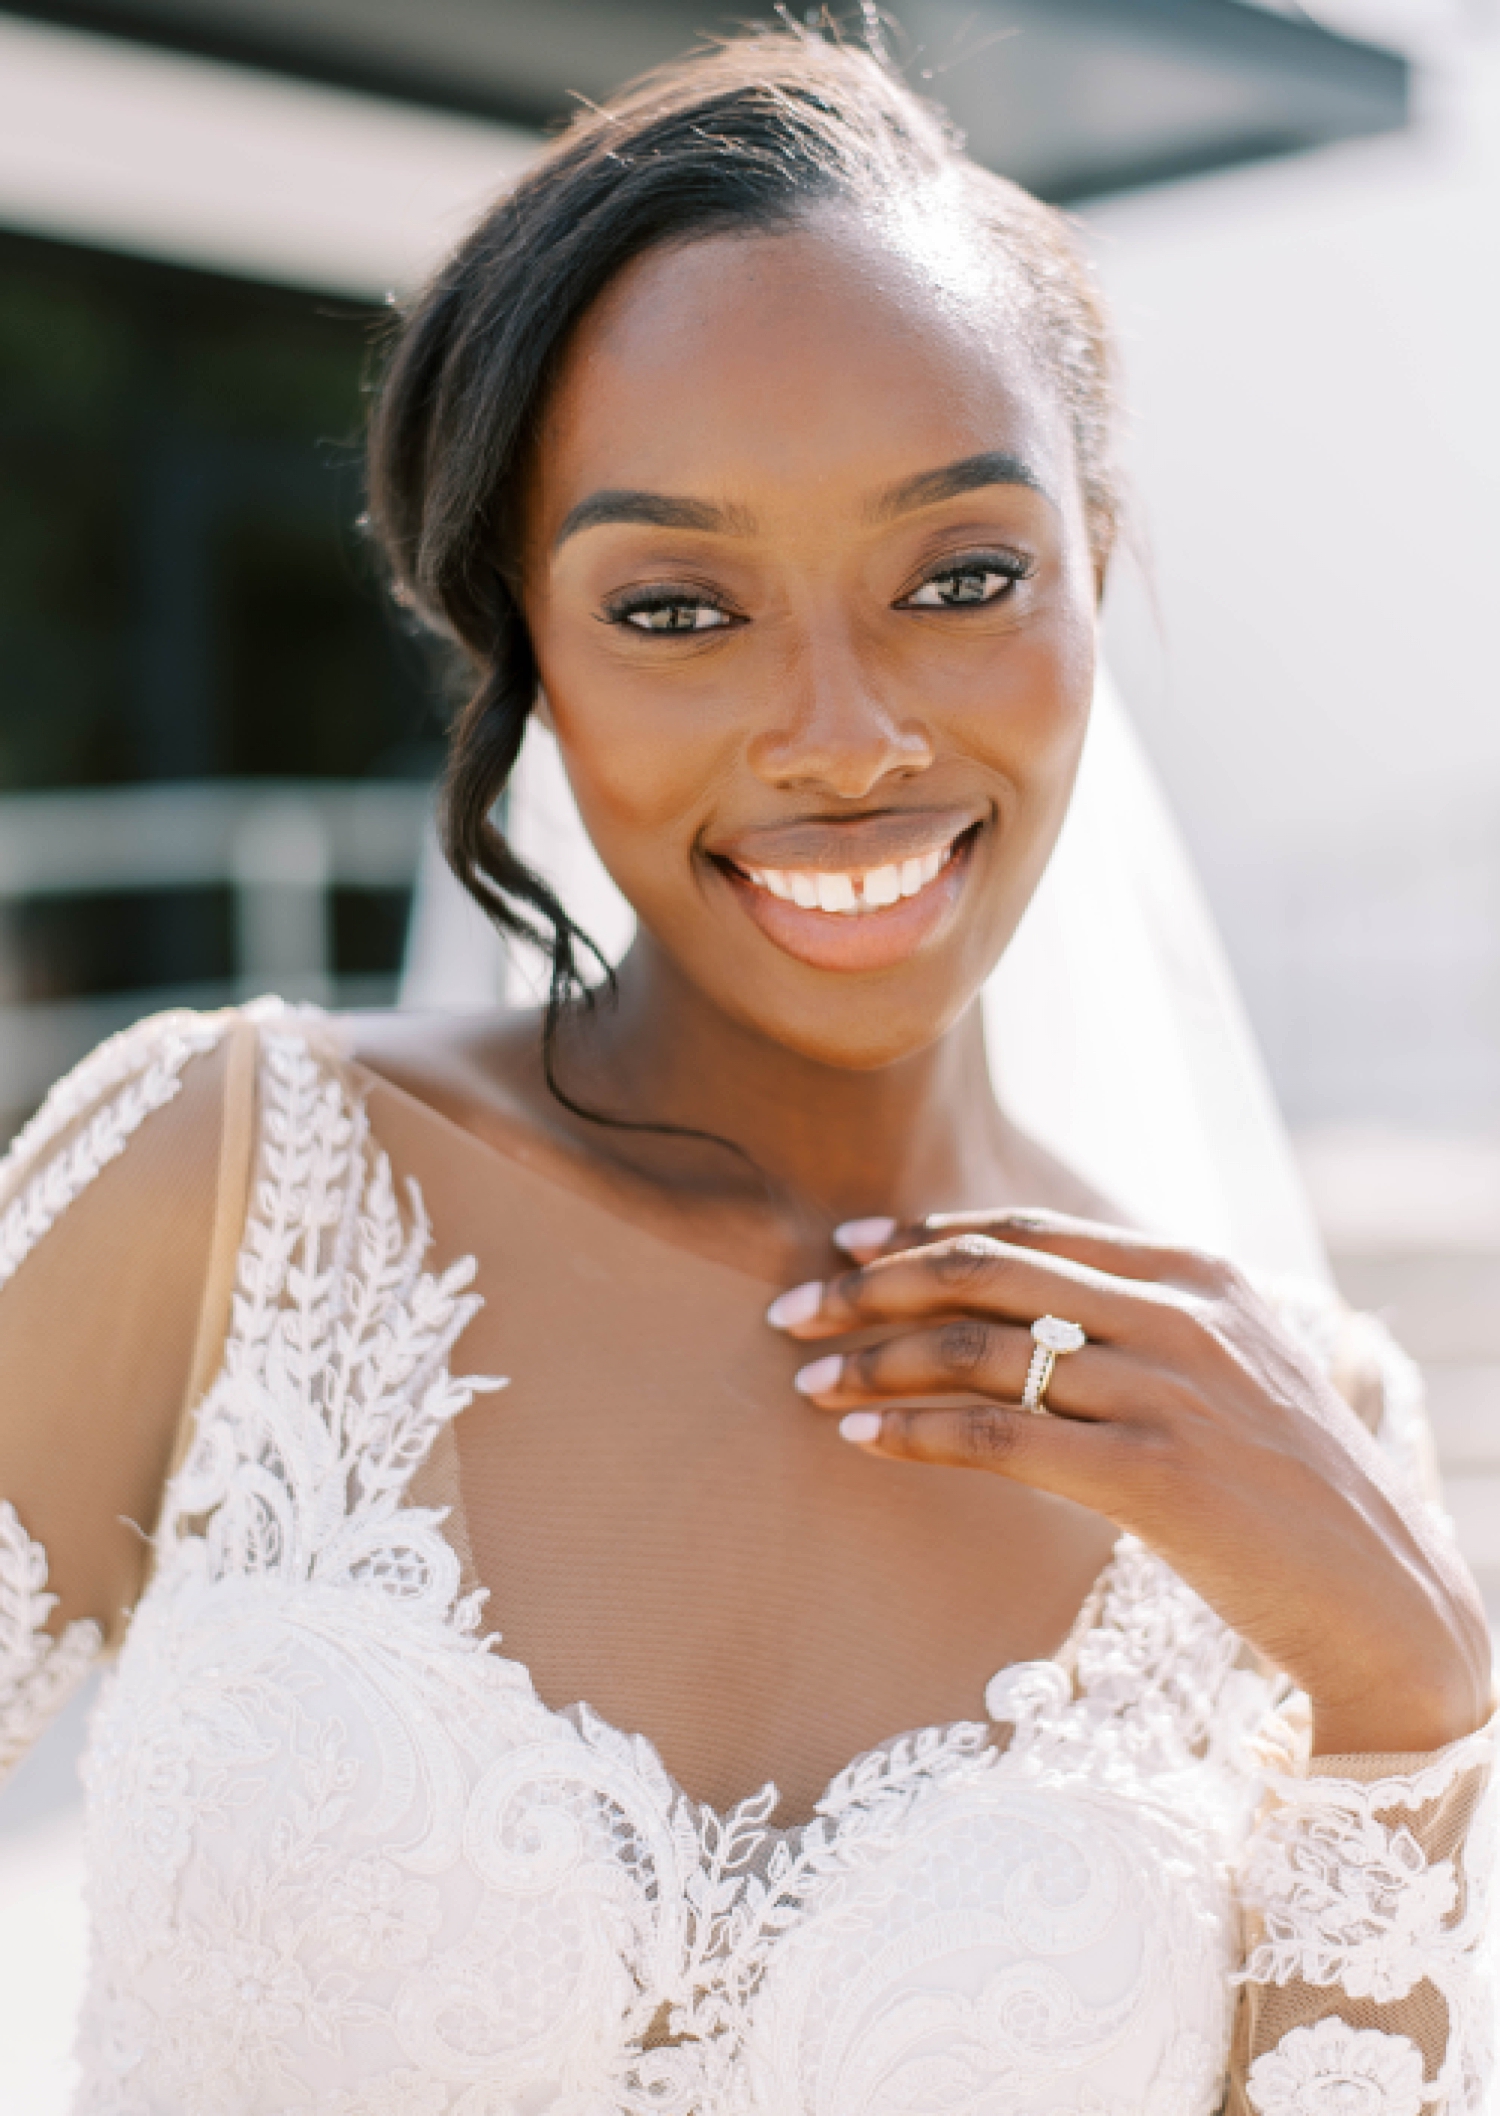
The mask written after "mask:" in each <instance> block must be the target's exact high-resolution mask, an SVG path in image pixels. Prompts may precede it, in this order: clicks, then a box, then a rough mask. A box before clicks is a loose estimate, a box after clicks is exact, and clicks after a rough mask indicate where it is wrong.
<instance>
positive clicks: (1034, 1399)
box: [1021, 1315, 1088, 1417]
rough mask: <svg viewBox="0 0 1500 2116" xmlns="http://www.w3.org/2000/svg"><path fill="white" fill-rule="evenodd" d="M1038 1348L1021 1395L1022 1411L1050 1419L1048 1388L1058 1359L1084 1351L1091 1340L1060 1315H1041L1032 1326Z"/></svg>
mask: <svg viewBox="0 0 1500 2116" xmlns="http://www.w3.org/2000/svg"><path fill="white" fill-rule="evenodd" d="M1031 1334H1032V1337H1033V1338H1034V1339H1035V1345H1036V1348H1035V1350H1034V1351H1033V1352H1032V1355H1031V1365H1030V1366H1029V1367H1028V1368H1027V1370H1026V1386H1025V1388H1023V1389H1022V1391H1021V1407H1022V1409H1023V1410H1027V1411H1035V1412H1036V1413H1037V1415H1038V1416H1039V1417H1045V1416H1046V1415H1047V1405H1046V1401H1045V1398H1046V1394H1047V1384H1048V1382H1049V1381H1050V1380H1051V1379H1052V1369H1053V1368H1054V1367H1055V1366H1056V1365H1057V1362H1058V1360H1059V1358H1061V1357H1062V1356H1063V1355H1064V1354H1065V1353H1068V1352H1078V1351H1081V1350H1082V1348H1083V1347H1084V1345H1086V1344H1087V1343H1088V1338H1087V1337H1086V1336H1085V1335H1084V1333H1083V1331H1082V1330H1081V1329H1080V1328H1079V1327H1078V1325H1077V1323H1075V1322H1065V1321H1064V1320H1063V1318H1062V1317H1061V1316H1060V1315H1041V1316H1038V1318H1037V1320H1036V1321H1035V1322H1034V1323H1033V1324H1032V1326H1031Z"/></svg>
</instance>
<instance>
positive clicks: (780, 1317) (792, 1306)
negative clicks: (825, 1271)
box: [766, 1278, 823, 1330]
mask: <svg viewBox="0 0 1500 2116" xmlns="http://www.w3.org/2000/svg"><path fill="white" fill-rule="evenodd" d="M822 1305H823V1282H822V1280H821V1279H817V1278H810V1279H809V1280H808V1281H807V1283H806V1285H804V1286H793V1287H792V1289H791V1291H790V1292H789V1293H778V1294H777V1296H776V1298H775V1300H773V1301H772V1303H771V1305H770V1307H769V1308H767V1310H766V1321H767V1322H768V1323H769V1324H770V1325H771V1327H772V1329H774V1330H795V1329H796V1327H797V1325H798V1323H805V1322H811V1321H812V1319H813V1317H814V1316H815V1315H816V1314H817V1312H818V1310H819V1308H821V1307H822Z"/></svg>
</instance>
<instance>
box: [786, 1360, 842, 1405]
mask: <svg viewBox="0 0 1500 2116" xmlns="http://www.w3.org/2000/svg"><path fill="white" fill-rule="evenodd" d="M843 1371H844V1355H843V1353H842V1352H829V1353H827V1354H826V1355H825V1356H824V1357H823V1358H822V1359H815V1360H813V1361H812V1362H811V1364H810V1365H808V1366H805V1367H799V1368H798V1370H797V1372H796V1373H795V1374H794V1375H793V1376H792V1386H793V1387H794V1388H795V1389H797V1390H799V1391H800V1392H801V1394H802V1395H804V1396H826V1395H827V1394H828V1391H829V1390H830V1389H836V1388H837V1387H838V1385H839V1376H840V1374H842V1373H843Z"/></svg>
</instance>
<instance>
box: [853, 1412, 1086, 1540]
mask: <svg viewBox="0 0 1500 2116" xmlns="http://www.w3.org/2000/svg"><path fill="white" fill-rule="evenodd" d="M839 1431H840V1433H841V1434H842V1436H843V1437H844V1439H846V1440H848V1441H849V1442H850V1443H851V1444H852V1445H853V1446H855V1447H858V1448H859V1449H860V1450H861V1452H862V1453H864V1454H867V1455H884V1456H887V1457H888V1458H889V1459H890V1460H891V1461H893V1462H926V1463H931V1464H933V1465H934V1466H935V1467H941V1468H945V1469H981V1470H988V1471H989V1472H990V1473H991V1474H992V1475H995V1476H1001V1477H1011V1478H1013V1479H1014V1480H1015V1482H1016V1483H1018V1484H1032V1485H1036V1486H1038V1487H1039V1488H1040V1489H1042V1490H1044V1491H1050V1492H1055V1493H1056V1494H1057V1495H1058V1497H1059V1498H1064V1499H1072V1500H1074V1501H1075V1502H1076V1503H1077V1504H1078V1505H1080V1506H1088V1507H1091V1508H1092V1509H1093V1510H1094V1511H1095V1512H1101V1513H1107V1512H1108V1511H1109V1505H1108V1503H1107V1502H1108V1499H1109V1497H1110V1495H1111V1494H1112V1492H1113V1491H1114V1488H1115V1485H1116V1483H1117V1481H1118V1470H1117V1466H1116V1457H1117V1456H1118V1455H1119V1453H1120V1452H1121V1445H1120V1434H1119V1429H1118V1428H1117V1427H1114V1426H1097V1425H1079V1424H1077V1423H1075V1422H1073V1421H1072V1420H1070V1419H1067V1418H1035V1417H1033V1416H1032V1414H1031V1413H1030V1412H1029V1411H1021V1410H1015V1409H1012V1408H1011V1407H1010V1406H1009V1405H1006V1404H994V1403H984V1404H963V1405H955V1406H954V1408H953V1409H951V1410H915V1409H912V1408H910V1407H909V1406H902V1405H893V1406H891V1407H890V1408H888V1409H886V1410H883V1411H873V1410H867V1411H851V1412H849V1413H848V1414H847V1415H846V1416H845V1417H844V1418H843V1419H842V1420H841V1421H840V1425H839ZM1101 1502H1104V1503H1101Z"/></svg>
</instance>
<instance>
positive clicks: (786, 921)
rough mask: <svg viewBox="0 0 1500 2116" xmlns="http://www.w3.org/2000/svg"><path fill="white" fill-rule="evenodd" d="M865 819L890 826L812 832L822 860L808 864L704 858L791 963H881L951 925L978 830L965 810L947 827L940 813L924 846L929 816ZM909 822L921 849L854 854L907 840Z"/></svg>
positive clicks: (848, 966)
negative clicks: (936, 838)
mask: <svg viewBox="0 0 1500 2116" xmlns="http://www.w3.org/2000/svg"><path fill="white" fill-rule="evenodd" d="M871 820H872V821H874V822H876V823H877V824H881V825H889V824H890V823H891V822H893V821H894V822H895V823H896V825H897V826H898V827H897V829H896V830H895V832H893V831H892V830H891V829H890V828H889V827H887V828H885V829H884V830H883V831H875V832H871V831H869V830H865V831H863V832H861V828H860V825H859V824H850V825H847V826H842V827H840V826H834V827H833V831H832V832H831V833H830V832H829V831H823V832H821V833H818V834H817V850H818V851H819V852H820V853H821V854H822V858H821V859H819V860H818V861H816V862H813V861H797V862H794V861H792V860H790V859H788V858H787V856H786V854H785V853H783V854H782V856H781V862H780V863H778V864H772V863H771V862H770V861H760V862H756V861H752V860H750V859H745V858H730V857H726V856H725V855H723V854H718V855H715V856H714V858H713V862H712V864H713V867H714V869H715V870H716V872H717V873H719V874H720V875H721V876H722V877H723V879H724V881H725V882H726V883H727V884H728V886H729V888H730V889H731V890H732V892H733V894H734V897H735V899H736V901H737V902H738V904H739V906H740V908H741V909H742V910H744V911H745V912H746V913H748V915H749V917H750V918H751V919H752V920H753V922H754V923H755V925H757V926H758V927H759V928H760V930H761V932H762V933H763V934H764V935H765V937H766V938H767V939H768V940H770V941H772V942H773V943H774V944H775V945H776V946H777V947H779V948H780V949H782V951H783V952H784V953H786V954H788V955H791V956H794V957H795V958H796V959H797V960H798V961H799V962H804V963H807V964H808V965H810V966H811V967H812V968H815V969H822V970H846V971H858V970H880V969H890V968H893V967H894V966H895V965H896V964H898V963H900V962H903V961H905V960H906V959H907V958H908V957H909V956H911V955H914V954H916V953H917V952H918V950H919V949H921V948H923V947H925V946H928V945H930V944H931V942H932V941H933V940H934V938H935V937H936V936H937V935H938V934H939V933H940V932H941V931H942V930H943V929H944V928H945V927H946V926H947V925H948V923H949V922H950V920H951V918H952V916H953V914H954V911H955V909H956V907H957V904H958V900H959V897H960V895H961V894H962V890H963V885H964V881H965V878H966V876H967V872H968V867H969V863H970V856H971V853H972V848H973V844H974V841H975V839H976V837H977V835H978V827H977V825H976V824H975V823H974V820H973V818H972V816H964V817H961V818H958V819H957V824H956V827H955V825H954V821H953V819H949V820H948V822H947V825H946V829H945V836H944V839H943V841H942V842H939V843H937V844H933V843H932V838H933V835H934V830H933V825H934V823H936V822H937V821H938V819H937V818H935V817H926V818H902V819H888V818H876V819H871ZM914 826H916V827H919V828H920V831H921V835H922V836H923V837H925V838H926V839H927V844H926V847H925V848H924V849H921V850H913V851H910V852H909V853H907V855H906V856H905V857H903V858H900V859H891V858H887V859H882V860H879V861H878V862H871V863H869V864H866V861H865V860H860V859H859V854H860V853H861V852H863V851H864V850H865V847H866V845H867V844H868V845H869V850H870V851H872V852H873V851H875V850H876V849H877V844H876V843H873V842H871V840H872V838H874V839H875V840H877V841H878V840H879V839H880V838H882V837H884V838H885V839H890V838H891V837H892V836H893V835H894V836H896V837H898V838H900V839H903V840H904V841H905V843H906V844H910V842H911V840H912V838H913V836H914V834H915V829H914ZM777 835H778V836H779V837H781V838H783V839H785V838H786V837H788V836H789V835H790V833H789V832H787V833H778V834H777ZM846 847H847V850H846V849H845V848H846ZM778 849H779V848H778ZM792 849H794V848H793V846H791V845H789V846H788V850H789V851H790V850H792ZM880 849H884V847H883V845H882V846H881V847H880ZM830 853H832V854H833V855H834V857H833V858H829V854H830ZM851 855H852V856H853V857H851ZM866 859H868V854H867V855H866ZM856 862H858V864H856Z"/></svg>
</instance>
